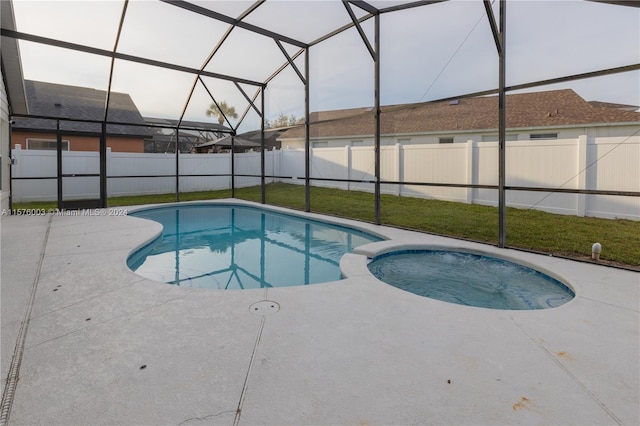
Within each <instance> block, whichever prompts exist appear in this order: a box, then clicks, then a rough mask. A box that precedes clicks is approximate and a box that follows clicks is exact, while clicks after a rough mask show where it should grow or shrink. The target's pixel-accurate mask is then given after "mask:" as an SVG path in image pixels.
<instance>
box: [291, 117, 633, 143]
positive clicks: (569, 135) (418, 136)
mask: <svg viewBox="0 0 640 426" xmlns="http://www.w3.org/2000/svg"><path fill="white" fill-rule="evenodd" d="M639 132H640V124H638V123H626V124H625V123H613V124H611V123H610V124H598V125H590V126H584V125H582V126H579V125H576V126H565V127H557V128H549V127H537V128H518V129H516V128H514V129H508V130H507V141H513V140H520V141H528V140H531V139H532V137H531V135H544V134H551V135H557V137H556V139H573V138H578V137H580V136H581V135H586V136H587V137H590V138H599V137H613V136H629V135H634V134H636V135H637V134H638V133H639ZM444 138H453V143H466V142H467V141H469V140H473V141H475V142H489V141H497V140H498V133H497V131H496V130H491V129H488V130H486V131H483V130H477V131H475V130H474V131H466V132H455V133H454V132H439V133H398V134H393V135H381V136H380V146H383V147H384V146H392V145H395V144H398V143H399V144H402V145H421V144H439V143H441V139H444ZM543 140H544V139H543ZM280 141H281V142H282V148H283V149H304V144H305V140H304V138H282V139H280ZM310 142H311V146H312V147H313V148H337V147H343V146H352V147H356V146H373V144H374V139H373V136H372V135H351V136H335V137H324V138H312V139H311V141H310Z"/></svg>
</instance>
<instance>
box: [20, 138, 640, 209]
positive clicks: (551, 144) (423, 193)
mask: <svg viewBox="0 0 640 426" xmlns="http://www.w3.org/2000/svg"><path fill="white" fill-rule="evenodd" d="M380 155H381V170H380V172H381V180H382V181H383V182H384V181H388V182H422V183H435V184H462V185H497V183H498V149H497V143H495V142H474V141H468V142H467V143H456V144H442V145H440V144H438V145H434V144H430V145H400V144H396V145H392V146H384V147H382V148H381V153H380ZM13 158H15V159H16V165H14V166H13V170H12V172H13V177H14V178H16V179H14V181H13V201H14V202H29V201H49V200H55V199H56V197H57V193H56V191H57V184H56V178H55V177H56V167H57V162H56V153H55V151H31V150H22V149H20V146H19V145H18V146H17V148H16V149H15V150H14V151H13ZM234 158H235V173H236V175H237V177H236V179H235V185H236V186H237V187H247V186H253V185H258V184H260V178H259V177H251V176H247V175H254V176H255V175H257V176H259V175H260V170H261V166H260V154H259V153H245V154H235V156H234ZM97 159H98V153H95V152H74V151H69V152H64V153H63V167H64V168H65V173H67V170H81V171H82V172H86V170H85V169H86V168H87V167H89V168H91V167H95V168H96V169H97V166H96V164H97V161H98V160H97ZM638 164H640V136H636V137H627V138H622V137H603V138H595V139H588V138H587V137H586V136H581V137H579V138H577V139H563V140H553V141H510V142H507V148H506V165H507V170H506V184H507V186H522V187H536V188H549V189H555V188H562V189H588V190H610V191H629V192H640V170H639V169H640V168H639V167H638ZM67 168H68V169H67ZM175 169H176V165H175V154H137V153H112V152H110V150H109V151H108V152H107V176H108V196H109V197H115V196H123V195H142V194H159V193H170V192H173V191H175V188H176V180H175ZM179 169H180V175H181V176H180V178H179V186H180V192H192V191H202V190H212V189H226V188H230V187H231V178H230V176H229V175H230V174H231V155H230V154H180V156H179ZM374 170H375V168H374V150H373V147H366V146H365V147H349V146H346V147H340V148H315V149H313V150H312V151H311V171H310V176H311V178H312V179H313V180H312V181H311V182H312V185H314V186H324V187H332V188H339V189H346V190H358V191H368V192H373V190H374V185H373V183H372V182H373V181H374V179H375V176H374ZM92 172H93V173H96V171H95V170H92ZM151 175H166V177H154V178H152V177H143V176H151ZM205 175H215V176H205ZM265 175H267V176H280V178H279V179H273V178H267V179H266V182H267V183H270V182H275V181H281V182H285V183H293V184H299V185H302V184H304V175H305V173H304V151H303V150H295V149H285V150H281V151H269V152H266V153H265ZM123 176H127V177H123ZM130 176H135V177H130ZM24 177H49V178H50V179H47V180H40V179H38V180H31V179H29V180H24V179H20V178H24ZM331 179H336V181H332V180H331ZM92 187H94V186H93V185H92ZM381 190H382V192H383V193H388V194H394V195H401V196H407V197H420V198H435V199H441V200H447V201H456V202H462V203H475V204H483V205H491V206H496V205H497V203H498V195H497V191H496V190H495V189H486V188H464V187H462V188H461V187H442V186H422V185H410V184H395V183H394V184H383V185H382V186H381ZM64 191H65V197H68V198H72V197H76V198H81V197H84V196H86V195H87V194H86V193H85V192H86V189H83V188H82V187H78V188H75V187H73V188H71V187H70V188H68V189H65V190H64ZM73 191H76V192H73ZM83 191H85V192H83ZM507 205H509V206H513V207H521V208H535V209H539V210H544V211H548V212H552V213H560V214H572V215H578V216H596V217H605V218H625V219H632V220H640V197H631V196H607V195H585V194H571V193H551V192H540V191H535V192H534V191H507Z"/></svg>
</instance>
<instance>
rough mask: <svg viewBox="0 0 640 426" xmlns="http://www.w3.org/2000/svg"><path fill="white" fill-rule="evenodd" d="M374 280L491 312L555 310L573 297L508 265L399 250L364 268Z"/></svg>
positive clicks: (487, 259) (492, 260) (461, 253)
mask: <svg viewBox="0 0 640 426" xmlns="http://www.w3.org/2000/svg"><path fill="white" fill-rule="evenodd" d="M368 268H369V270H370V271H371V273H372V274H373V275H374V276H375V277H376V278H378V279H379V280H381V281H383V282H385V283H387V284H390V285H392V286H394V287H397V288H399V289H402V290H405V291H409V292H411V293H414V294H417V295H420V296H425V297H429V298H432V299H438V300H442V301H445V302H450V303H457V304H460V305H467V306H478V307H483V308H491V309H510V310H526V309H546V308H555V307H557V306H560V305H563V304H565V303H567V302H568V301H570V300H571V299H573V297H574V295H575V294H574V292H573V291H572V290H571V289H570V288H569V287H568V286H566V285H565V284H563V283H562V282H560V281H559V280H557V279H555V278H552V277H550V276H549V275H546V274H544V273H542V272H539V271H536V270H535V269H532V268H529V267H527V266H523V265H520V264H517V263H514V262H511V261H508V260H504V259H498V258H495V257H490V256H486V255H480V254H476V253H468V252H464V251H449V250H427V249H425V250H403V251H395V252H391V253H387V254H383V255H379V256H376V257H374V258H373V259H372V261H371V262H370V263H369V264H368Z"/></svg>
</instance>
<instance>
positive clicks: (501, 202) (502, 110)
mask: <svg viewBox="0 0 640 426" xmlns="http://www.w3.org/2000/svg"><path fill="white" fill-rule="evenodd" d="M505 13H506V0H500V50H499V51H498V67H499V71H498V72H499V76H498V79H499V81H498V85H499V88H498V90H499V92H498V247H504V246H505V242H506V234H507V216H506V212H507V208H506V194H505V181H506V179H505V175H506V161H505V158H506V153H505V148H506V144H505V138H506V137H505V134H506V106H505V98H506V96H505V69H506V68H505V62H506V61H505V60H506V58H505V52H506V40H505V27H506V22H507V19H506V16H505Z"/></svg>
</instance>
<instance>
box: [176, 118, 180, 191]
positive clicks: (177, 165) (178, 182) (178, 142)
mask: <svg viewBox="0 0 640 426" xmlns="http://www.w3.org/2000/svg"><path fill="white" fill-rule="evenodd" d="M178 201H180V129H179V128H178V127H176V203H177V202H178Z"/></svg>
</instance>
